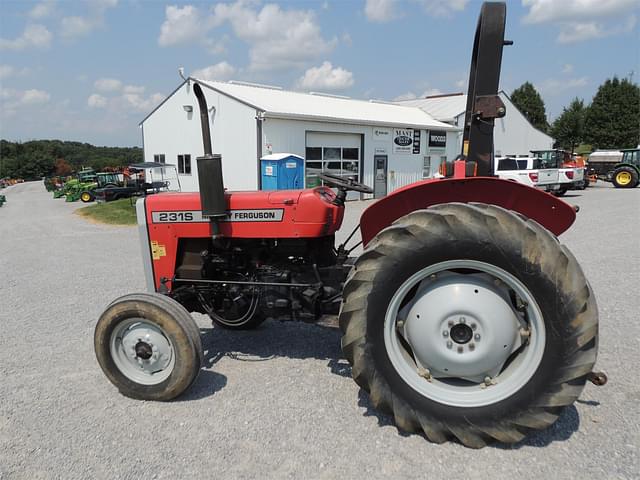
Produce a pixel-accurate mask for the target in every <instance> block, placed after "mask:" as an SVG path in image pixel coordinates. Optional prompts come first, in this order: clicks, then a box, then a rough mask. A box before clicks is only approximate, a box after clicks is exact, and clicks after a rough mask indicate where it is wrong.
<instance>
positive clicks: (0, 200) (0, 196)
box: [0, 195, 7, 207]
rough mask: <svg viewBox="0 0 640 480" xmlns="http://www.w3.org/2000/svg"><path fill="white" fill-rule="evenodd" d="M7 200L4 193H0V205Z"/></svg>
mask: <svg viewBox="0 0 640 480" xmlns="http://www.w3.org/2000/svg"><path fill="white" fill-rule="evenodd" d="M6 201H7V197H6V196H4V195H0V207H1V206H2V205H4V204H5V203H6Z"/></svg>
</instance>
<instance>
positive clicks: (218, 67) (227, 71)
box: [191, 62, 237, 81]
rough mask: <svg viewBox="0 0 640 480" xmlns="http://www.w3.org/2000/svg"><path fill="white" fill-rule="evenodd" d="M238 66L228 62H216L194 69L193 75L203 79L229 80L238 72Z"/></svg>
mask: <svg viewBox="0 0 640 480" xmlns="http://www.w3.org/2000/svg"><path fill="white" fill-rule="evenodd" d="M236 71H237V70H236V68H235V67H234V66H233V65H230V64H229V63H227V62H220V63H216V64H215V65H210V66H208V67H205V68H200V69H198V70H194V71H193V72H192V73H191V75H192V76H193V77H196V78H199V79H201V80H221V81H222V80H229V79H230V78H231V77H233V76H234V75H235V74H236Z"/></svg>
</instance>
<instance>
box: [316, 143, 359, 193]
mask: <svg viewBox="0 0 640 480" xmlns="http://www.w3.org/2000/svg"><path fill="white" fill-rule="evenodd" d="M361 145H362V135H359V134H345V133H328V132H307V139H306V152H305V160H306V162H305V167H306V170H305V172H306V174H305V178H306V186H307V187H315V186H318V185H322V182H321V181H320V179H319V178H318V176H317V175H318V173H319V172H326V173H329V174H331V175H339V176H341V177H342V176H344V177H347V176H349V177H353V176H355V177H356V178H357V179H358V181H360V159H361V152H360V150H361Z"/></svg>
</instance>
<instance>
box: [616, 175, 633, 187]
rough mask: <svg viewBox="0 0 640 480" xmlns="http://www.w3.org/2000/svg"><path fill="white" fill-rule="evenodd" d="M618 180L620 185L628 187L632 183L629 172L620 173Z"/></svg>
mask: <svg viewBox="0 0 640 480" xmlns="http://www.w3.org/2000/svg"><path fill="white" fill-rule="evenodd" d="M616 180H617V181H618V183H619V184H620V185H628V184H630V183H631V174H630V173H629V172H619V173H618V175H616Z"/></svg>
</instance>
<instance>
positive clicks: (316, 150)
mask: <svg viewBox="0 0 640 480" xmlns="http://www.w3.org/2000/svg"><path fill="white" fill-rule="evenodd" d="M306 156H307V160H322V148H320V147H307V152H306Z"/></svg>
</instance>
